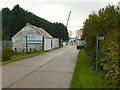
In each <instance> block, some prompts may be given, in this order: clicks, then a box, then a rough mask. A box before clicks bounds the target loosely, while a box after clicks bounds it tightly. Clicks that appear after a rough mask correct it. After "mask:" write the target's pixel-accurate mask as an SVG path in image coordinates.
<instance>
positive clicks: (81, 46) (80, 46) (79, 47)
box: [76, 44, 84, 49]
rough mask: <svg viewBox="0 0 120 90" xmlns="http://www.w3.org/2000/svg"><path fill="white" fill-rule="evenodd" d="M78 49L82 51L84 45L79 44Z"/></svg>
mask: <svg viewBox="0 0 120 90" xmlns="http://www.w3.org/2000/svg"><path fill="white" fill-rule="evenodd" d="M76 48H77V49H82V48H84V44H78V45H77V46H76Z"/></svg>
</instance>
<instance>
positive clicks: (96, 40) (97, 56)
mask: <svg viewBox="0 0 120 90" xmlns="http://www.w3.org/2000/svg"><path fill="white" fill-rule="evenodd" d="M97 70H98V36H97V37H96V71H97Z"/></svg>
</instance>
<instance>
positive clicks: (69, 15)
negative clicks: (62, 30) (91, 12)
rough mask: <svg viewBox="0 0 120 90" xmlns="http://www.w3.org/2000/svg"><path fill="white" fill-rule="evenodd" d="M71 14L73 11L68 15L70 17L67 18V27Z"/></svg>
mask: <svg viewBox="0 0 120 90" xmlns="http://www.w3.org/2000/svg"><path fill="white" fill-rule="evenodd" d="M70 15H71V11H70V12H69V16H68V19H67V24H66V28H67V26H68V22H69V18H70Z"/></svg>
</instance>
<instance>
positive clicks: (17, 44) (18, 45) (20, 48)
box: [12, 26, 42, 52]
mask: <svg viewBox="0 0 120 90" xmlns="http://www.w3.org/2000/svg"><path fill="white" fill-rule="evenodd" d="M28 35H33V36H39V35H40V34H39V33H38V32H36V31H35V30H34V29H33V28H30V27H29V26H26V27H24V28H23V29H22V30H20V31H19V32H18V33H17V34H16V35H15V36H13V37H12V42H13V50H15V49H16V50H17V52H25V51H26V36H28ZM41 48H42V44H41V43H40V44H28V51H29V50H30V49H32V50H34V49H36V50H41Z"/></svg>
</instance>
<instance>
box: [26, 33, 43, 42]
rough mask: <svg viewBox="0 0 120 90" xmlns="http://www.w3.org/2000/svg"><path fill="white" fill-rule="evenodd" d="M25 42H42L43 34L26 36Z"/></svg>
mask: <svg viewBox="0 0 120 90" xmlns="http://www.w3.org/2000/svg"><path fill="white" fill-rule="evenodd" d="M27 43H43V36H32V35H31V36H27Z"/></svg>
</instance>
